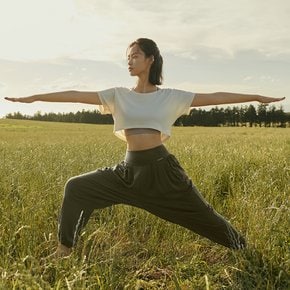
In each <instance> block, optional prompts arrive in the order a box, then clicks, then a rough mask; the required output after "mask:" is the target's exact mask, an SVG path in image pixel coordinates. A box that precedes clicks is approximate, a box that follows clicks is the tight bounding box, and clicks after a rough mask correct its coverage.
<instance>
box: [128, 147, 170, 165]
mask: <svg viewBox="0 0 290 290" xmlns="http://www.w3.org/2000/svg"><path fill="white" fill-rule="evenodd" d="M168 155H170V153H169V152H168V151H167V149H166V148H165V146H164V145H160V146H157V147H154V148H151V149H146V150H140V151H127V152H126V156H125V162H127V163H130V164H134V165H144V164H149V163H153V162H156V161H161V160H162V159H164V158H165V157H167V156H168Z"/></svg>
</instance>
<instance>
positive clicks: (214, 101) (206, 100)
mask: <svg viewBox="0 0 290 290" xmlns="http://www.w3.org/2000/svg"><path fill="white" fill-rule="evenodd" d="M284 99H285V97H284V98H272V97H265V96H260V95H250V94H237V93H226V92H217V93H209V94H200V93H197V94H195V96H194V98H193V101H192V103H191V106H192V107H201V106H210V105H222V104H235V103H244V102H254V101H257V102H260V103H265V104H268V103H272V102H279V101H282V100H284Z"/></svg>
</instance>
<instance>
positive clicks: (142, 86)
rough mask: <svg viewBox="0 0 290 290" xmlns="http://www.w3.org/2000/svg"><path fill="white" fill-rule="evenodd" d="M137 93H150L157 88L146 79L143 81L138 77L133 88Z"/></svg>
mask: <svg viewBox="0 0 290 290" xmlns="http://www.w3.org/2000/svg"><path fill="white" fill-rule="evenodd" d="M133 90H134V91H135V92H137V93H152V92H156V91H157V90H158V88H157V87H156V86H155V85H152V84H151V83H150V82H149V81H148V80H146V81H143V80H141V79H138V81H137V84H136V86H135V87H134V89H133Z"/></svg>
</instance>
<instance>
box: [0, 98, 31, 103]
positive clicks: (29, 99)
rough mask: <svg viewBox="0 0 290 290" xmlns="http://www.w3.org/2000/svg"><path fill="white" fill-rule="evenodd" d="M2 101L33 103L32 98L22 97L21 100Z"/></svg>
mask: <svg viewBox="0 0 290 290" xmlns="http://www.w3.org/2000/svg"><path fill="white" fill-rule="evenodd" d="M4 99H5V100H7V101H10V102H19V103H33V102H34V101H35V100H34V98H33V97H22V98H9V97H5V98H4Z"/></svg>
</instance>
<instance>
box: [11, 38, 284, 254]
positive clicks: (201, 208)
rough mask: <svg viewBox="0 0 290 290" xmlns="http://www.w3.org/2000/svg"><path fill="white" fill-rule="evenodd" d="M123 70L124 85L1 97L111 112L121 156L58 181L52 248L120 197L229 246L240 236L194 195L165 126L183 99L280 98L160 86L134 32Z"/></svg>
mask: <svg viewBox="0 0 290 290" xmlns="http://www.w3.org/2000/svg"><path fill="white" fill-rule="evenodd" d="M127 57H128V70H129V73H130V75H131V76H136V77H137V83H136V86H135V87H134V88H132V89H128V88H122V87H116V88H111V89H107V90H103V91H98V92H80V91H65V92H56V93H48V94H40V95H33V96H30V97H23V98H6V99H7V100H9V101H13V102H23V103H32V102H35V101H46V102H76V103H86V104H92V105H98V106H99V110H100V112H101V113H103V114H112V115H113V118H114V133H115V134H116V135H117V136H118V137H119V138H121V139H122V140H124V141H126V142H127V151H126V155H125V158H124V160H123V161H122V162H121V163H119V164H117V165H116V166H114V167H111V168H106V169H98V170H96V171H93V172H89V173H86V174H83V175H80V176H76V177H72V178H71V179H69V180H68V182H67V183H66V185H65V192H64V199H63V204H62V208H61V214H60V220H59V233H58V237H59V245H58V248H57V251H56V255H57V256H65V255H69V254H70V252H71V250H72V248H73V246H75V244H76V242H77V239H78V236H79V234H80V231H81V230H82V229H83V227H84V226H85V225H86V223H87V222H88V220H89V218H90V216H91V214H92V212H93V210H95V209H101V208H105V207H108V206H111V205H115V204H127V205H132V206H135V207H138V208H142V209H145V210H147V211H148V212H150V213H152V214H154V215H156V216H158V217H160V218H163V219H165V220H167V221H170V222H172V223H176V224H179V225H181V226H183V227H185V228H187V229H190V230H192V231H193V232H195V233H198V234H200V235H202V236H204V237H206V238H208V239H210V240H212V241H214V242H216V243H219V244H221V245H224V246H226V247H229V248H232V249H242V248H244V247H245V245H246V242H245V239H244V238H243V237H242V236H241V235H240V234H239V233H238V232H237V231H236V229H235V228H234V227H233V226H232V225H231V224H230V223H229V222H228V221H227V220H225V218H223V217H222V216H221V215H220V214H218V213H217V212H216V211H215V210H214V209H213V208H212V207H211V206H210V205H209V204H208V203H207V202H206V201H205V200H204V198H203V197H202V195H201V194H200V193H199V191H198V190H197V189H196V187H195V186H194V185H193V183H192V181H191V179H190V178H189V177H188V176H187V175H186V173H185V171H184V170H183V168H182V167H181V165H180V164H179V162H178V160H177V159H176V158H175V157H174V155H172V154H170V153H169V152H168V151H167V149H166V147H165V146H164V145H163V142H164V141H165V140H166V139H168V138H169V137H170V135H171V126H172V124H173V123H174V122H175V120H176V119H177V118H178V117H180V116H181V115H183V114H188V113H189V111H190V107H199V106H207V105H218V104H229V103H241V102H252V101H258V102H261V103H270V102H275V101H280V100H283V98H271V97H264V96H260V95H249V94H236V93H209V94H201V93H192V92H188V91H184V90H178V89H168V88H166V89H163V88H159V87H158V86H159V85H161V82H162V65H163V59H162V56H161V55H160V52H159V49H158V47H157V45H156V43H155V42H154V41H152V40H150V39H146V38H139V39H137V40H136V41H134V42H133V43H131V44H130V45H129V47H128V49H127Z"/></svg>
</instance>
